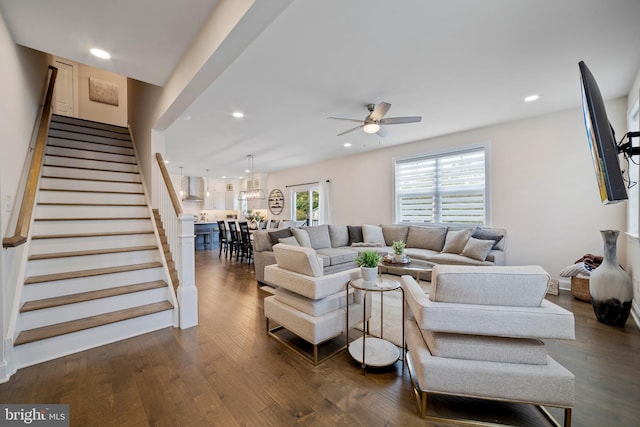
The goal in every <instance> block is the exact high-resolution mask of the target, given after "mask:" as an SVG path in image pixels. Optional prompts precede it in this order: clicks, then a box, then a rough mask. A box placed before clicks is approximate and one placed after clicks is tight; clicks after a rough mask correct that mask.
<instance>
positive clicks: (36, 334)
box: [13, 301, 173, 345]
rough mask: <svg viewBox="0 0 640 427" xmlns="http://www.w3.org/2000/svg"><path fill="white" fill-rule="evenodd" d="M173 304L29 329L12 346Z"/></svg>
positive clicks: (145, 313)
mask: <svg viewBox="0 0 640 427" xmlns="http://www.w3.org/2000/svg"><path fill="white" fill-rule="evenodd" d="M172 309H173V304H171V303H170V302H169V301H162V302H157V303H153V304H147V305H143V306H140V307H134V308H127V309H124V310H118V311H113V312H111V313H105V314H99V315H97V316H91V317H85V318H84V319H77V320H72V321H69V322H63V323H57V324H53V325H49V326H44V327H42V328H35V329H29V330H26V331H22V332H20V334H19V335H18V337H17V338H16V340H15V342H14V343H13V344H14V345H21V344H27V343H30V342H34V341H40V340H44V339H47V338H53V337H57V336H60V335H65V334H70V333H73V332H78V331H83V330H86V329H91V328H96V327H99V326H104V325H109V324H111V323H116V322H120V321H123V320H129V319H133V318H136V317H141V316H146V315H149V314H154V313H159V312H161V311H166V310H172Z"/></svg>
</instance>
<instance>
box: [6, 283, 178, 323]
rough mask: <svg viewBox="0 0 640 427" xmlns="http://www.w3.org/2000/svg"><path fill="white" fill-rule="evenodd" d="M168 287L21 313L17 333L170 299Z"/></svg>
mask: <svg viewBox="0 0 640 427" xmlns="http://www.w3.org/2000/svg"><path fill="white" fill-rule="evenodd" d="M168 297H169V295H168V292H167V288H163V289H151V290H148V291H142V292H133V293H130V294H126V295H118V296H114V297H109V298H100V299H99V300H93V301H85V302H81V303H76V304H68V305H63V306H59V307H52V308H47V309H43V310H34V311H28V312H25V313H20V315H19V317H18V326H17V328H18V329H17V333H19V332H20V331H25V330H28V329H34V328H40V327H43V326H48V325H51V324H55V323H62V322H69V321H71V320H77V319H82V318H84V317H91V316H97V315H100V314H104V313H109V312H112V311H117V310H124V309H127V308H133V307H138V306H141V305H145V304H152V303H154V302H162V301H166V300H167V299H168Z"/></svg>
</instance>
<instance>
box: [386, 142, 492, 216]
mask: <svg viewBox="0 0 640 427" xmlns="http://www.w3.org/2000/svg"><path fill="white" fill-rule="evenodd" d="M395 199H396V200H395V204H396V222H407V223H420V222H429V223H455V224H484V223H485V222H486V211H487V209H486V202H487V201H486V183H485V149H484V147H481V148H475V149H472V150H465V151H457V152H449V153H444V154H439V155H433V156H430V155H426V156H420V157H415V158H410V159H402V160H396V162H395Z"/></svg>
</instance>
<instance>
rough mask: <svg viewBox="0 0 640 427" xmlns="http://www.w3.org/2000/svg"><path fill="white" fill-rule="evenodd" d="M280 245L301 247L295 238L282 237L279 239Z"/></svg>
mask: <svg viewBox="0 0 640 427" xmlns="http://www.w3.org/2000/svg"><path fill="white" fill-rule="evenodd" d="M278 243H284V244H285V245H293V246H300V243H298V239H296V238H295V236H289V237H281V238H280V239H278Z"/></svg>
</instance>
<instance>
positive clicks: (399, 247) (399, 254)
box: [392, 240, 407, 262]
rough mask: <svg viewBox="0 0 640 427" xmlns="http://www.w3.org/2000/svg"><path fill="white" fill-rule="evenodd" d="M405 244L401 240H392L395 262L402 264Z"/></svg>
mask: <svg viewBox="0 0 640 427" xmlns="http://www.w3.org/2000/svg"><path fill="white" fill-rule="evenodd" d="M406 246H407V245H406V243H404V242H403V241H402V240H398V241H396V240H394V241H393V245H392V248H393V253H394V254H395V255H396V257H395V260H396V262H404V248H405V247H406Z"/></svg>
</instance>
